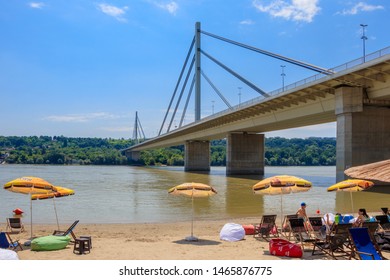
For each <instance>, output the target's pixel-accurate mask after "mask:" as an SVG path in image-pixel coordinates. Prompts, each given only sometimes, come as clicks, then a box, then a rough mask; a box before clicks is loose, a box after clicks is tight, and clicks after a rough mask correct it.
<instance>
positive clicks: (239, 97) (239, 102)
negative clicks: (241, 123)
mask: <svg viewBox="0 0 390 280" xmlns="http://www.w3.org/2000/svg"><path fill="white" fill-rule="evenodd" d="M241 89H242V87H238V105H241Z"/></svg>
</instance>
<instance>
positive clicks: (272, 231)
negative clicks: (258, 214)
mask: <svg viewBox="0 0 390 280" xmlns="http://www.w3.org/2000/svg"><path fill="white" fill-rule="evenodd" d="M271 235H273V236H274V237H279V234H278V228H277V226H276V215H263V217H262V218H261V222H260V224H259V225H255V233H254V234H253V236H254V237H255V238H263V239H265V240H268V239H267V238H269V237H270V236H271Z"/></svg>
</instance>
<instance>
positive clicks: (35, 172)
mask: <svg viewBox="0 0 390 280" xmlns="http://www.w3.org/2000/svg"><path fill="white" fill-rule="evenodd" d="M183 170H184V169H183V167H160V168H156V167H154V168H153V167H128V166H45V165H0V178H1V181H0V183H1V184H2V185H3V184H5V183H6V182H8V181H10V180H12V179H15V178H17V177H21V176H27V175H29V176H37V177H42V178H44V179H46V180H48V181H50V182H52V183H53V184H55V185H60V186H63V187H69V188H71V189H74V190H75V192H76V194H75V195H74V196H71V197H65V198H63V199H59V200H57V201H56V206H57V211H58V216H59V220H60V223H72V222H73V221H74V220H76V219H79V220H80V221H81V222H83V223H156V222H171V221H190V219H191V211H192V210H191V209H192V208H191V199H189V198H187V199H186V198H184V197H175V196H170V195H168V189H169V188H171V187H173V186H175V185H179V184H181V183H184V182H199V183H204V184H207V185H210V186H212V187H214V188H215V189H216V190H217V191H218V194H217V195H215V196H212V197H210V198H206V199H196V200H195V201H194V211H195V222H196V220H205V219H230V220H234V219H237V218H240V217H254V221H257V220H259V218H260V216H261V215H263V214H270V213H276V214H278V215H280V212H281V210H280V206H281V205H280V203H281V200H280V196H262V195H254V194H252V189H251V188H252V186H253V185H254V184H256V183H257V182H258V181H260V180H261V179H263V177H261V176H249V177H248V176H246V177H242V176H235V177H227V176H226V175H225V168H223V167H217V168H212V169H211V171H210V172H209V173H194V172H184V171H183ZM265 173H266V174H265V176H264V177H270V176H274V175H282V174H287V175H295V176H299V177H302V178H305V179H307V180H309V181H311V182H312V183H313V188H312V189H311V190H310V191H308V192H305V193H294V194H288V195H284V196H283V213H284V214H291V213H295V212H296V210H297V209H298V208H299V206H300V203H301V202H302V201H305V202H306V203H307V205H308V208H307V211H308V214H309V215H315V213H316V210H317V209H318V210H320V211H321V213H327V212H333V213H335V212H336V211H338V212H342V213H350V212H351V200H350V196H349V193H343V192H337V193H334V192H331V193H328V192H327V191H326V189H327V187H329V186H330V185H333V184H334V183H335V174H336V171H335V167H266V168H265ZM375 188H376V187H373V188H372V189H371V190H369V191H365V192H359V193H353V201H354V208H355V209H358V208H366V209H367V210H368V212H370V211H371V212H372V211H375V212H378V211H380V208H381V207H389V206H390V205H389V201H390V187H378V190H379V188H381V189H380V191H381V192H380V193H378V192H376V191H375ZM15 208H22V209H23V210H24V211H25V214H24V219H25V221H26V223H28V221H29V220H30V218H29V215H30V213H29V212H30V210H29V208H30V203H29V199H28V196H23V195H20V194H15V193H11V192H8V191H5V190H0V217H10V216H12V210H13V209H15ZM33 211H34V214H33V219H34V220H33V222H35V223H52V224H54V223H55V214H54V210H53V203H52V202H51V201H48V200H42V201H33Z"/></svg>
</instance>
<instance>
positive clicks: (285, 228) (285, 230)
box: [280, 214, 298, 241]
mask: <svg viewBox="0 0 390 280" xmlns="http://www.w3.org/2000/svg"><path fill="white" fill-rule="evenodd" d="M294 218H298V215H297V214H291V215H286V216H284V219H283V223H282V228H281V229H280V233H281V235H283V236H284V237H285V238H287V240H289V241H290V240H291V237H292V230H291V227H290V222H289V220H290V219H294Z"/></svg>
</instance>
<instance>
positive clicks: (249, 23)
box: [240, 19, 255, 25]
mask: <svg viewBox="0 0 390 280" xmlns="http://www.w3.org/2000/svg"><path fill="white" fill-rule="evenodd" d="M240 24H242V25H253V24H255V22H254V21H253V20H250V19H246V20H242V21H240Z"/></svg>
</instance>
